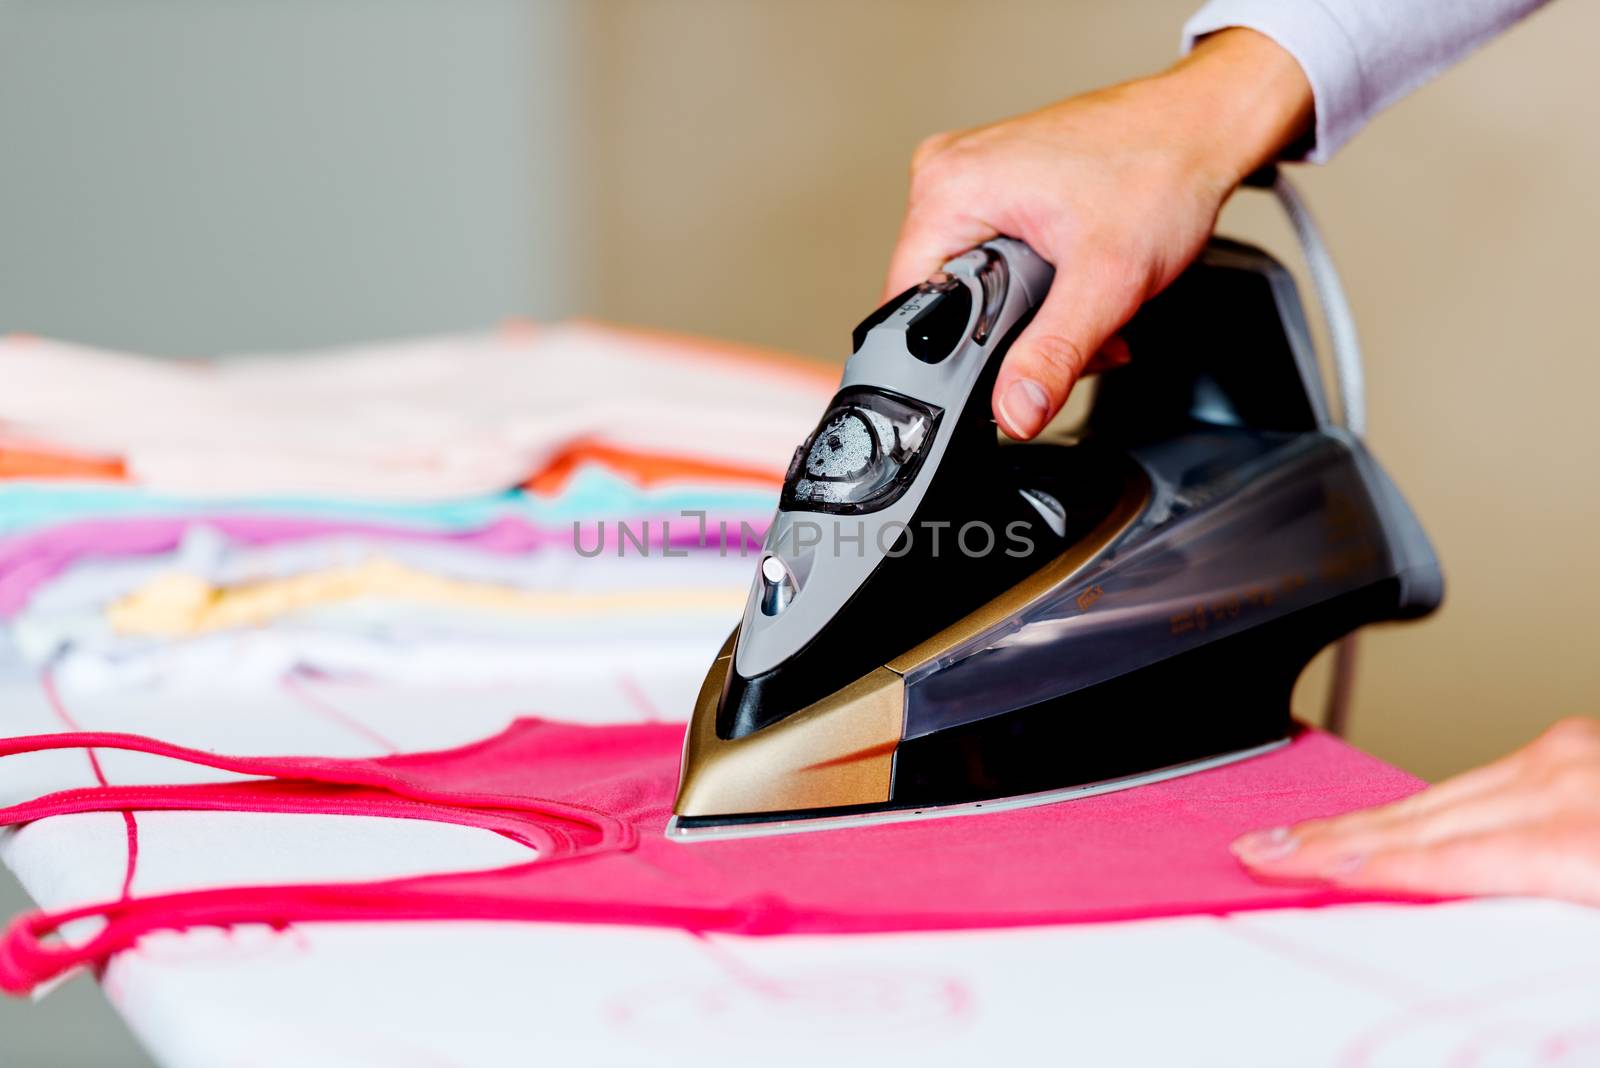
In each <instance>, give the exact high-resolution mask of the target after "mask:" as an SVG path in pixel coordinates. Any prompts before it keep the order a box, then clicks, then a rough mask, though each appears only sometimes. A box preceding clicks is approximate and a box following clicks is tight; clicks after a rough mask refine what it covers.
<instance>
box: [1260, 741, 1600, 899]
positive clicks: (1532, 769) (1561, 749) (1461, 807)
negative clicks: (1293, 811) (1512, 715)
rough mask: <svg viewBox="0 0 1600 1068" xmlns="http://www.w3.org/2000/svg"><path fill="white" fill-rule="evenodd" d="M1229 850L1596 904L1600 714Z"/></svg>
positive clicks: (1329, 870) (1442, 888) (1407, 887)
mask: <svg viewBox="0 0 1600 1068" xmlns="http://www.w3.org/2000/svg"><path fill="white" fill-rule="evenodd" d="M1233 850H1234V853H1235V854H1236V855H1237V856H1238V857H1239V859H1240V860H1241V861H1242V862H1243V863H1244V864H1245V866H1246V867H1248V868H1249V869H1250V870H1251V871H1252V872H1255V873H1257V874H1259V875H1262V876H1266V877H1269V878H1274V879H1316V880H1325V881H1327V882H1330V883H1334V884H1336V885H1338V886H1347V887H1359V888H1361V889H1368V890H1398V891H1404V892H1407V893H1417V894H1437V895H1441V896H1453V895H1457V894H1515V895H1523V894H1527V895H1535V896H1539V897H1558V898H1565V899H1566V900H1568V901H1577V902H1581V903H1583V904H1587V905H1596V906H1600V720H1594V719H1568V720H1563V721H1562V722H1560V723H1557V724H1556V725H1555V726H1554V727H1551V728H1550V729H1549V730H1547V731H1546V732H1545V733H1544V734H1543V735H1541V736H1540V737H1539V738H1538V739H1537V740H1535V741H1534V742H1532V743H1531V744H1529V745H1527V746H1524V747H1523V748H1522V749H1519V750H1518V751H1517V752H1515V753H1512V754H1511V755H1510V756H1508V757H1503V758H1501V759H1500V760H1497V761H1495V762H1494V763H1493V764H1490V765H1488V766H1487V767H1482V768H1477V769H1476V770H1473V771H1469V772H1466V773H1465V774H1463V775H1458V776H1456V777H1455V778H1453V779H1447V780H1446V781H1444V782H1442V783H1440V784H1438V785H1437V786H1434V787H1432V788H1430V789H1427V790H1424V791H1423V792H1422V793H1420V794H1416V795H1415V796H1413V797H1409V798H1407V799H1406V800H1404V801H1400V802H1397V803H1395V804H1392V805H1385V806H1383V807H1382V808H1375V809H1369V810H1367V811H1365V812H1353V813H1351V814H1349V815H1347V816H1340V817H1339V818H1337V819H1331V820H1312V821H1311V822H1309V823H1302V824H1300V825H1299V826H1296V827H1279V828H1276V829H1274V830H1270V831H1257V832H1255V833H1254V834H1247V835H1245V836H1244V837H1243V838H1240V839H1239V840H1238V841H1237V842H1235V843H1234V844H1233Z"/></svg>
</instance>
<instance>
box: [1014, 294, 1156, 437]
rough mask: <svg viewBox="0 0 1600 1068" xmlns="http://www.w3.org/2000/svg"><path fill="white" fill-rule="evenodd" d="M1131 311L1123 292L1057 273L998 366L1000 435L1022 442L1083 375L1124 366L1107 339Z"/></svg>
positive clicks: (1133, 305) (1132, 298)
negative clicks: (1100, 369) (1096, 370)
mask: <svg viewBox="0 0 1600 1068" xmlns="http://www.w3.org/2000/svg"><path fill="white" fill-rule="evenodd" d="M1137 305H1138V302H1137V297H1136V294H1134V293H1132V292H1130V291H1129V289H1128V288H1127V287H1126V286H1123V285H1119V284H1115V283H1113V282H1112V281H1111V280H1109V279H1105V278H1100V279H1096V278H1094V277H1092V276H1089V277H1076V278H1067V277H1065V276H1064V275H1063V274H1061V273H1059V272H1058V273H1057V274H1056V278H1055V282H1054V283H1053V284H1052V285H1051V287H1050V292H1049V293H1048V294H1047V295H1046V296H1045V299H1044V303H1043V304H1041V305H1040V306H1039V311H1038V313H1037V314H1035V315H1034V317H1033V322H1031V323H1029V324H1028V328H1027V329H1026V330H1024V331H1023V332H1022V336H1021V337H1019V338H1017V340H1016V343H1015V344H1013V345H1012V346H1011V351H1010V352H1008V353H1006V358H1005V362H1004V363H1003V364H1001V365H1000V374H999V377H998V378H996V380H995V384H994V396H993V398H992V403H993V404H994V415H995V420H996V421H997V422H999V424H1000V429H1001V430H1004V431H1005V432H1006V434H1007V436H1009V437H1011V438H1014V439H1016V440H1018V441H1026V440H1027V439H1029V438H1031V437H1033V436H1034V435H1036V434H1038V433H1039V431H1041V430H1043V429H1044V428H1045V424H1047V423H1049V422H1050V420H1051V419H1053V418H1055V414H1056V413H1057V412H1059V411H1060V410H1061V406H1062V405H1063V404H1065V403H1066V402H1067V396H1068V394H1070V393H1071V392H1072V387H1073V384H1074V383H1076V382H1077V381H1078V379H1079V378H1080V377H1082V376H1083V375H1084V374H1085V373H1086V372H1087V371H1092V370H1095V369H1097V368H1098V367H1099V366H1100V364H1102V363H1108V364H1113V365H1114V364H1117V363H1123V362H1126V352H1125V351H1122V350H1123V349H1124V348H1125V346H1121V345H1120V342H1118V340H1117V339H1115V338H1113V336H1112V335H1113V334H1114V333H1115V332H1116V330H1117V329H1118V328H1120V327H1121V326H1122V325H1123V324H1124V323H1126V322H1127V321H1128V319H1129V318H1130V317H1131V316H1132V315H1133V313H1134V312H1135V311H1136V310H1137ZM1108 342H1109V343H1110V344H1109V346H1108V344H1107V343H1108ZM1103 348H1104V349H1105V355H1104V356H1100V355H1099V354H1100V353H1101V352H1102V349H1103Z"/></svg>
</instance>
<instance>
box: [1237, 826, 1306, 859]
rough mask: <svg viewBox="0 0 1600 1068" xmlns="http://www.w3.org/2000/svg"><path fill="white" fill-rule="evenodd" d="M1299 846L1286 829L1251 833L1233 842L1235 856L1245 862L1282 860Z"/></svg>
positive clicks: (1279, 828)
mask: <svg viewBox="0 0 1600 1068" xmlns="http://www.w3.org/2000/svg"><path fill="white" fill-rule="evenodd" d="M1299 846H1300V841H1299V839H1297V838H1295V836H1294V832H1293V831H1291V830H1289V828H1287V827H1274V828H1272V829H1271V830H1269V831H1251V832H1250V833H1249V834H1246V835H1242V836H1240V837H1239V838H1237V839H1235V840H1234V843H1233V845H1232V847H1231V848H1232V849H1233V853H1234V855H1235V856H1237V857H1240V858H1243V859H1245V860H1253V861H1268V860H1282V859H1283V858H1284V857H1286V856H1288V855H1289V854H1290V853H1293V852H1294V851H1295V850H1296V849H1297V848H1299Z"/></svg>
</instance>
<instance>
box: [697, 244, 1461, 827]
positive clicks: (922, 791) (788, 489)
mask: <svg viewBox="0 0 1600 1068" xmlns="http://www.w3.org/2000/svg"><path fill="white" fill-rule="evenodd" d="M1053 273H1054V272H1053V270H1052V268H1051V267H1050V265H1049V264H1047V263H1045V262H1044V261H1043V260H1042V259H1041V258H1040V257H1039V256H1038V255H1036V254H1035V253H1034V252H1033V251H1032V250H1031V249H1030V248H1029V247H1028V246H1027V245H1025V244H1023V243H1022V242H1020V241H1016V240H1011V239H1008V238H999V239H996V240H992V241H989V242H986V243H985V244H983V245H981V246H979V247H978V248H975V249H973V250H971V251H969V252H967V253H965V254H964V255H961V256H958V257H956V258H955V259H953V260H951V261H949V262H948V263H946V264H945V265H944V269H943V270H942V271H941V272H940V273H938V274H936V275H935V276H934V277H932V278H930V279H928V280H927V281H926V282H924V283H922V284H921V285H919V286H916V287H915V288H913V289H911V290H908V291H906V292H905V293H902V294H900V295H899V296H898V297H896V298H894V299H893V300H891V301H890V302H889V303H888V304H886V305H884V306H883V307H882V308H880V309H878V310H877V311H876V312H874V313H873V314H872V315H870V316H869V317H868V318H867V319H866V321H864V322H863V323H862V324H861V325H860V326H859V327H857V329H856V331H855V334H854V338H853V341H854V345H853V350H854V351H853V355H852V356H851V357H850V359H849V361H848V363H847V364H846V365H845V369H844V377H843V380H842V382H841V383H840V389H839V392H838V394H837V396H835V398H834V400H833V402H832V404H831V406H830V407H829V409H828V411H827V412H826V413H825V414H824V415H823V417H822V419H821V421H820V422H819V423H818V425H817V429H816V431H815V432H814V433H813V434H812V435H811V437H810V438H809V439H808V440H807V441H806V442H805V443H804V444H802V445H801V446H800V448H799V449H798V450H797V451H796V452H795V455H794V459H793V461H792V463H791V465H790V467H789V471H788V474H787V477H786V480H785V482H784V486H783V491H782V497H781V499H780V504H779V508H778V512H777V516H776V518H775V520H774V522H773V525H772V527H771V528H770V530H769V532H768V535H767V538H766V542H765V545H764V547H763V550H762V552H761V556H760V562H759V566H758V568H757V572H756V575H755V579H754V582H753V584H752V586H751V590H750V595H749V600H748V602H747V604H746V607H745V611H744V617H743V620H742V622H741V623H740V624H739V627H738V629H737V630H736V631H735V632H734V633H733V635H732V636H731V637H730V638H729V639H728V641H727V643H726V645H725V646H724V647H723V649H722V651H721V653H720V654H719V655H718V657H717V659H716V661H715V662H714V663H713V665H712V667H711V670H710V672H709V674H708V675H707V676H706V680H705V683H704V685H703V686H702V688H701V691H700V695H699V698H698V701H697V704H696V707H695V710H694V715H693V719H692V722H691V723H690V726H689V730H688V735H687V738H686V741H685V750H684V758H683V766H682V773H681V779H680V783H679V788H678V794H677V800H676V803H675V806H674V812H675V815H674V817H673V819H672V820H671V822H670V824H669V826H668V830H667V833H668V835H669V837H673V838H678V839H685V840H688V839H696V838H714V837H732V836H747V835H752V834H770V833H787V832H792V831H799V830H815V829H822V828H827V827H838V826H848V825H851V824H858V823H863V822H888V821H894V820H906V819H918V818H927V817H931V816H945V815H959V814H966V813H975V812H983V811H991V810H995V809H1002V808H1009V807H1016V806H1020V805H1033V804H1043V803H1050V802H1054V801H1059V800H1064V799H1068V798H1071V797H1077V796H1083V795H1086V794H1092V793H1099V792H1104V791H1107V790H1112V789H1121V788H1124V787H1128V786H1133V785H1138V784H1141V783H1147V782H1152V781H1157V780H1160V779H1164V778H1170V777H1172V776H1175V775H1180V774H1185V773H1188V772H1192V771H1197V770H1201V769H1204V768H1209V767H1214V766H1217V765H1219V764H1222V763H1226V762H1228V761H1233V760H1238V759H1242V758H1245V757H1249V756H1252V755H1254V754H1258V753H1261V752H1264V751H1267V750H1269V749H1271V748H1273V747H1275V746H1277V745H1280V744H1283V743H1284V742H1285V741H1286V739H1287V738H1288V736H1289V734H1290V731H1291V722H1290V718H1289V699H1290V692H1291V690H1292V689H1293V687H1294V684H1295V680H1296V678H1297V677H1298V676H1299V674H1300V672H1301V671H1302V669H1303V668H1304V667H1305V665H1306V664H1307V663H1308V662H1309V661H1310V660H1311V658H1312V657H1313V656H1314V655H1315V654H1316V653H1317V652H1318V651H1319V650H1321V649H1322V648H1323V647H1324V646H1326V645H1328V644H1330V643H1332V642H1334V641H1336V640H1338V639H1339V638H1341V637H1342V636H1344V635H1346V634H1348V633H1349V632H1350V631H1352V630H1354V629H1355V628H1357V627H1359V626H1361V625H1362V624H1365V623H1372V622H1377V621H1382V620H1392V619H1405V618H1412V617H1416V616H1421V615H1424V614H1426V613H1428V612H1430V611H1431V610H1433V609H1434V608H1435V607H1436V606H1437V605H1438V604H1439V602H1440V599H1441V597H1442V593H1443V580H1442V577H1441V573H1440V569H1439V563H1438V560H1437V558H1436V557H1435V555H1434V552H1433V550H1432V548H1431V546H1430V545H1429V543H1428V540H1427V537H1426V535H1425V534H1424V533H1423V531H1422V528H1421V527H1420V526H1419V525H1418V523H1417V520H1416V519H1415V517H1414V516H1413V515H1412V513H1411V510H1410V508H1409V507H1408V506H1407V505H1406V503H1405V501H1404V500H1403V499H1402V498H1401V496H1400V494H1399V492H1398V491H1397V490H1396V488H1395V486H1394V484H1393V483H1392V482H1391V481H1390V480H1389V478H1388V476H1387V475H1385V474H1384V472H1383V470H1382V469H1381V468H1380V467H1379V466H1378V464H1377V462H1376V461H1375V460H1374V459H1373V458H1372V456H1371V455H1370V454H1369V453H1368V451H1367V449H1366V447H1365V446H1364V445H1363V443H1362V442H1361V440H1360V439H1359V438H1358V437H1357V436H1356V435H1354V434H1352V433H1350V432H1348V431H1347V430H1346V429H1344V428H1343V427H1341V426H1339V425H1337V424H1336V423H1335V422H1334V421H1333V419H1332V418H1331V416H1330V412H1329V403H1328V400H1327V398H1326V396H1325V392H1324V389H1323V387H1322V382H1321V377H1320V375H1319V372H1318V367H1317V363H1316V359H1315V354H1314V351H1313V348H1312V345H1311V341H1310V334H1309V331H1308V329H1307V325H1306V319H1305V316H1304V312H1303V310H1302V308H1301V305H1300V302H1299V298H1298V295H1297V291H1296V287H1295V284H1294V282H1293V280H1292V278H1291V277H1290V275H1289V274H1288V272H1287V271H1286V270H1285V269H1284V268H1283V267H1282V266H1281V265H1280V264H1279V263H1278V262H1276V261H1275V260H1274V259H1273V258H1272V257H1270V256H1269V255H1267V254H1266V253H1265V252H1263V251H1261V250H1259V249H1256V248H1253V247H1250V246H1247V245H1243V244H1239V243H1235V242H1232V241H1227V240H1222V239H1216V240H1213V242H1212V243H1211V244H1210V245H1209V247H1208V248H1207V249H1206V251H1205V252H1204V254H1203V255H1202V256H1201V258H1200V259H1199V261H1197V263H1196V264H1195V265H1194V266H1193V267H1192V268H1191V269H1190V270H1189V271H1188V272H1187V273H1185V274H1184V275H1183V276H1182V277H1181V278H1180V279H1179V280H1178V281H1177V282H1176V283H1174V284H1173V285H1172V286H1171V287H1170V288H1169V289H1168V290H1167V291H1166V292H1164V293H1163V294H1161V295H1160V296H1158V297H1156V298H1155V299H1154V300H1152V301H1151V302H1149V303H1148V304H1147V305H1146V306H1145V307H1144V308H1143V309H1142V310H1141V311H1140V313H1139V314H1138V315H1137V316H1136V317H1135V319H1134V321H1133V322H1132V323H1130V324H1129V326H1128V327H1127V328H1125V330H1124V332H1123V334H1124V337H1125V338H1126V339H1127V341H1128V344H1129V348H1130V350H1131V352H1132V355H1133V359H1132V361H1131V362H1130V363H1129V364H1128V365H1126V366H1124V367H1122V368H1119V369H1117V370H1114V371H1111V372H1108V373H1106V374H1103V375H1101V376H1100V380H1099V382H1098V383H1097V389H1096V394H1095V398H1094V402H1093V405H1092V409H1091V411H1090V414H1089V416H1088V418H1087V422H1086V424H1085V425H1084V428H1083V431H1082V433H1081V435H1080V436H1079V437H1078V438H1077V439H1076V440H1075V441H1073V442H1072V443H1071V444H1026V445H1021V444H1009V443H1005V444H1003V443H1001V442H1000V441H999V439H998V435H997V433H996V428H995V424H994V421H993V419H992V417H991V414H990V393H991V390H992V389H993V384H994V381H995V375H996V372H997V370H998V367H999V364H1000V361H1001V359H1002V357H1003V356H1004V355H1005V353H1006V350H1007V349H1008V347H1009V346H1010V344H1011V342H1012V340H1013V339H1014V338H1015V337H1016V336H1017V335H1018V333H1019V332H1020V331H1021V330H1022V328H1023V327H1024V326H1025V325H1026V324H1027V323H1028V321H1029V320H1030V319H1031V318H1032V315H1033V312H1034V310H1035V308H1036V307H1037V306H1038V304H1039V302H1040V301H1042V300H1043V299H1044V296H1045V293H1046V291H1047V290H1048V289H1049V286H1050V282H1051V279H1052V276H1053ZM1325 305H1326V300H1325Z"/></svg>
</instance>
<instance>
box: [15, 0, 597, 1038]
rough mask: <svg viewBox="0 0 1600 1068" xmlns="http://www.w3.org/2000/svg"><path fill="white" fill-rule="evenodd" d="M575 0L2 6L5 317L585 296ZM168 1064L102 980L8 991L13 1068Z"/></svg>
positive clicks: (224, 335)
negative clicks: (137, 1032)
mask: <svg viewBox="0 0 1600 1068" xmlns="http://www.w3.org/2000/svg"><path fill="white" fill-rule="evenodd" d="M575 14H576V9H575V8H574V7H572V6H570V5H568V4H563V3H549V4H539V3H522V2H517V0H470V2H458V3H457V2H447V0H271V2H268V0H259V2H253V3H244V2H237V0H34V2H23V0H9V2H7V0H0V331H9V330H24V331H29V332H33V333H39V334H47V335H52V336H57V337H63V338H69V339H73V340H77V341H84V342H89V343H93V344H99V345H105V346H109V347H113V348H119V349H132V350H142V351H149V352H155V353H161V354H213V353H228V352H238V351H243V350H263V349H279V348H296V347H305V346H318V345H328V344H336V343H339V342H344V341H352V340H357V339H366V338H373V337H385V336H398V335H405V334H414V333H419V332H426V331H438V330H450V329H460V328H464V327H478V326H483V325H485V324H489V323H492V322H494V321H495V320H497V319H500V318H502V317H504V316H508V315H532V316H541V317H548V316H553V315H559V314H563V313H565V312H566V311H567V310H568V309H569V308H570V307H571V306H572V305H573V302H574V294H575V292H576V291H577V288H578V283H576V282H575V281H574V280H573V276H572V274H571V272H570V271H569V270H568V269H567V266H566V265H564V264H563V262H562V258H561V256H560V252H561V250H563V249H565V248H568V247H569V246H570V245H571V242H572V238H573V236H574V226H575V218H574V216H573V205H574V204H575V203H578V202H580V199H579V198H578V197H576V196H575V181H574V172H573V164H572V156H571V138H572V123H573V122H574V119H575V115H576V108H575V103H574V101H573V99H572V93H573V90H572V78H571V65H572V62H573V61H572V60H571V58H570V54H571V47H572V43H573V40H574V37H573V32H572V28H571V27H572V21H573V18H574V16H575ZM4 388H5V380H4V375H3V372H0V389H4ZM0 711H3V710H0ZM27 906H28V902H27V899H26V898H25V896H24V895H23V894H22V892H21V890H20V888H18V887H17V885H16V883H15V882H14V880H12V879H11V877H10V875H9V874H7V873H4V872H3V871H0V916H3V917H6V918H9V917H11V916H14V915H16V914H17V913H19V912H21V911H23V909H24V908H26V907H27ZM149 1063H150V1062H149V1060H148V1058H147V1057H146V1056H145V1055H144V1053H143V1052H142V1051H141V1050H140V1049H139V1048H138V1046H137V1045H136V1044H135V1042H134V1041H133V1039H132V1038H131V1036H130V1035H129V1034H128V1032H127V1029H126V1027H125V1026H124V1025H123V1024H122V1022H121V1020H120V1019H119V1018H118V1017H117V1016H116V1015H115V1014H114V1013H113V1012H112V1011H111V1010H110V1008H109V1007H108V1006H107V1005H106V1003H105V1000H104V998H103V996H102V995H101V993H100V990H99V988H98V987H97V986H96V985H95V984H94V983H93V981H92V980H91V979H89V978H88V977H79V978H77V979H74V980H73V981H72V982H70V983H68V984H67V985H66V986H65V987H64V988H62V989H60V990H57V991H55V992H54V993H52V994H51V995H50V996H49V997H47V998H45V999H44V1000H43V1001H42V1002H40V1003H38V1004H30V1003H28V1002H20V1001H16V1000H13V999H8V998H0V1065H4V1066H6V1068H44V1066H57V1065H60V1066H66V1065H73V1066H77V1065H82V1066H93V1068H121V1066H140V1065H147V1064H149Z"/></svg>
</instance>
